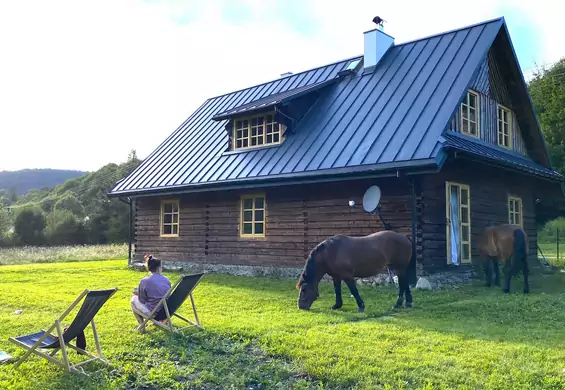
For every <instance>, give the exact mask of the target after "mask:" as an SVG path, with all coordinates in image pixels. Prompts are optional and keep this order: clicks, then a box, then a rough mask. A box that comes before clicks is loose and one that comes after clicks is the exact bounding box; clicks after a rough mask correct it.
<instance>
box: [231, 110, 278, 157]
mask: <svg viewBox="0 0 565 390" xmlns="http://www.w3.org/2000/svg"><path fill="white" fill-rule="evenodd" d="M233 129H234V130H233V131H234V133H233V139H234V142H233V145H234V150H239V149H247V148H254V147H258V146H267V145H277V144H280V143H281V140H282V135H283V131H284V125H282V124H280V123H277V122H276V120H275V116H274V115H273V114H261V115H254V116H252V117H247V118H241V119H235V120H234V126H233Z"/></svg>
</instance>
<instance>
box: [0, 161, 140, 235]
mask: <svg viewBox="0 0 565 390" xmlns="http://www.w3.org/2000/svg"><path fill="white" fill-rule="evenodd" d="M140 163H141V160H139V159H138V158H137V155H136V152H135V150H132V151H131V152H130V154H129V156H128V159H127V161H126V162H124V163H122V164H107V165H105V166H104V167H102V168H100V169H99V170H98V171H95V172H91V173H88V174H86V175H84V176H81V177H77V178H73V179H70V180H67V181H66V182H64V183H63V184H61V185H59V186H56V187H54V188H50V189H49V188H43V189H40V190H31V191H29V192H28V193H27V194H26V195H24V196H17V195H16V194H14V193H13V191H10V192H5V193H4V194H3V195H2V194H0V245H1V246H18V245H37V246H40V245H76V244H109V243H122V242H126V241H127V240H128V234H129V206H128V205H127V204H125V203H124V202H122V201H120V200H119V199H114V198H112V199H110V198H108V196H107V195H106V193H107V191H108V190H109V189H110V188H112V186H113V185H114V184H115V183H116V182H117V181H118V180H120V179H122V178H124V177H125V176H127V175H129V174H130V173H131V172H132V171H133V170H134V169H135V168H137V166H138V165H139V164H140Z"/></svg>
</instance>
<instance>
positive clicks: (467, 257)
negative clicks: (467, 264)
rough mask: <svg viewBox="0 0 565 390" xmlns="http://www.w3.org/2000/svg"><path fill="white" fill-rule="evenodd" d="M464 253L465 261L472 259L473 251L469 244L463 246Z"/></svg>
mask: <svg viewBox="0 0 565 390" xmlns="http://www.w3.org/2000/svg"><path fill="white" fill-rule="evenodd" d="M461 249H462V251H461V252H462V253H461V255H462V256H463V258H464V259H469V258H470V257H471V251H470V250H469V244H463V245H461Z"/></svg>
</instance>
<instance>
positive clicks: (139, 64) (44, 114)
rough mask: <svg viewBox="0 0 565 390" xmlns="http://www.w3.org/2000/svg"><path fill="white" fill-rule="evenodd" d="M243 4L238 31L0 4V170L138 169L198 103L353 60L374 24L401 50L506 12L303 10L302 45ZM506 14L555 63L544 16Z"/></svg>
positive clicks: (211, 10) (197, 8) (212, 13)
mask: <svg viewBox="0 0 565 390" xmlns="http://www.w3.org/2000/svg"><path fill="white" fill-rule="evenodd" d="M244 2H245V3H246V4H247V5H249V6H250V10H251V20H249V21H247V22H242V23H229V22H228V21H226V20H225V19H223V18H222V7H221V1H220V0H214V1H212V0H207V1H206V2H201V3H200V2H196V1H193V2H185V3H182V2H176V3H175V2H165V3H159V4H156V3H148V2H141V1H138V0H121V1H115V0H113V1H112V0H99V1H96V2H89V3H86V2H79V1H76V0H53V1H49V2H47V1H43V0H36V1H24V0H18V1H12V2H2V3H1V4H0V53H1V56H2V57H1V58H2V60H1V61H0V145H1V148H0V170H3V169H8V170H13V169H21V168H34V167H51V168H69V169H87V170H94V169H97V168H99V167H100V166H102V165H104V164H106V163H108V162H119V161H123V160H124V159H125V158H126V157H127V153H128V152H129V150H130V149H132V148H135V149H137V151H138V155H139V156H140V157H142V158H143V157H145V156H147V155H148V154H149V153H150V152H151V151H152V150H153V149H154V148H155V147H157V146H158V144H159V143H160V142H162V141H163V140H164V139H165V138H166V137H167V136H168V135H169V134H170V133H171V132H172V131H173V130H174V129H175V128H176V127H177V126H179V125H180V124H181V123H182V122H183V120H184V119H186V118H187V117H188V116H189V115H190V114H191V113H192V111H194V110H195V109H196V108H197V107H198V106H199V105H200V104H202V103H203V102H204V100H205V99H206V98H209V97H212V96H215V95H218V94H222V93H226V92H230V91H232V90H234V89H239V88H245V87H247V86H250V85H253V84H257V83H260V82H264V81H268V80H271V79H273V78H276V77H278V76H279V75H280V74H281V73H284V72H287V71H292V72H298V71H301V70H305V69H308V68H311V67H314V66H319V65H323V64H325V63H328V62H333V61H336V60H340V59H343V58H346V57H350V56H353V55H357V54H361V53H362V51H363V37H362V35H363V34H362V33H363V32H364V31H366V30H368V29H372V28H373V27H374V25H373V24H372V23H371V19H372V17H373V16H375V15H380V16H382V17H383V18H384V19H385V20H387V21H388V23H386V24H385V31H386V32H387V33H389V34H391V35H393V36H394V37H395V38H396V41H397V42H402V41H406V40H412V39H416V38H419V37H423V36H426V35H430V34H435V33H438V32H442V31H445V30H447V29H453V28H458V27H462V26H464V25H468V24H472V23H476V22H480V21H482V20H485V19H490V18H494V17H497V16H500V14H497V13H496V12H497V7H499V6H505V5H506V4H507V3H506V2H505V1H502V0H501V1H499V2H498V3H497V2H495V1H486V0H480V1H475V2H474V3H473V6H472V7H462V6H461V5H460V4H456V2H452V1H447V0H443V1H428V2H416V1H414V2H413V3H411V4H410V5H406V2H379V3H375V2H374V1H362V2H355V4H353V3H351V4H348V3H345V4H344V3H343V2H338V1H335V2H329V1H327V0H312V1H310V2H308V3H307V8H304V11H303V12H304V13H305V14H301V16H304V15H310V17H314V18H315V19H316V24H317V25H318V27H319V29H317V30H316V32H315V33H314V34H310V35H304V34H301V33H300V31H296V30H293V29H292V28H291V27H290V24H289V23H287V21H285V20H284V18H277V17H276V14H273V13H271V12H268V11H269V7H270V6H271V5H272V4H273V3H272V2H267V1H260V0H246V1H244ZM375 4H377V5H375ZM513 5H514V6H518V7H520V9H523V10H524V11H526V12H528V13H529V14H530V15H531V23H533V24H535V25H536V26H537V28H540V29H541V31H542V35H543V37H544V40H543V42H541V43H540V53H539V61H538V62H548V61H555V60H556V59H558V58H559V57H560V56H562V55H565V48H564V46H563V40H562V39H560V38H559V37H560V36H561V37H562V36H563V33H562V28H561V27H560V24H559V23H558V21H556V22H555V23H552V22H549V20H556V18H557V17H558V14H559V13H558V12H555V6H553V4H550V3H549V2H548V3H547V4H546V5H545V6H544V5H543V2H540V1H537V2H536V3H535V6H533V5H529V4H528V3H526V2H522V3H513ZM304 7H306V5H304ZM445 15H449V16H445ZM186 18H188V20H189V22H188V23H186V24H181V23H178V21H179V20H183V19H186Z"/></svg>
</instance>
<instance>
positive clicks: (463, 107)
mask: <svg viewBox="0 0 565 390" xmlns="http://www.w3.org/2000/svg"><path fill="white" fill-rule="evenodd" d="M470 95H473V96H474V97H475V107H471V106H470V105H469V100H470V99H469V96H470ZM471 109H474V110H475V121H471ZM465 111H466V112H467V118H465V117H464V116H463V112H465ZM459 114H460V117H461V119H460V121H461V123H460V126H461V133H463V134H466V135H468V136H471V137H475V138H480V137H481V129H480V126H479V123H480V118H479V114H480V107H479V93H478V92H475V91H473V90H472V89H469V90H468V91H467V94H466V95H465V99H464V100H463V101H462V102H461V106H460V107H459ZM465 121H468V124H469V125H468V126H467V131H465V130H463V129H464V126H463V123H465ZM471 123H475V128H476V129H477V134H472V133H471V132H470V131H469V129H470V127H471V126H470V125H471Z"/></svg>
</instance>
